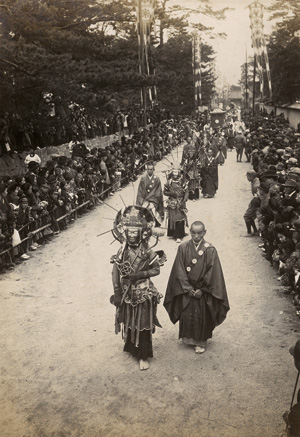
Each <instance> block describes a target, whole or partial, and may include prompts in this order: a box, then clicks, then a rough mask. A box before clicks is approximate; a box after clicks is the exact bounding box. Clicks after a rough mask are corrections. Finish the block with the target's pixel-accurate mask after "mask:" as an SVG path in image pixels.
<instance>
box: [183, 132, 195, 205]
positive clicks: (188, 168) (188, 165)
mask: <svg viewBox="0 0 300 437" xmlns="http://www.w3.org/2000/svg"><path fill="white" fill-rule="evenodd" d="M198 158H199V144H198V143H197V140H196V141H195V140H194V141H193V140H192V137H191V136H188V137H187V143H186V144H185V145H184V147H183V152H182V160H181V165H182V167H183V170H184V171H185V172H186V173H187V174H188V175H189V199H190V200H193V201H196V200H198V199H199V186H200V174H199V169H198Z"/></svg>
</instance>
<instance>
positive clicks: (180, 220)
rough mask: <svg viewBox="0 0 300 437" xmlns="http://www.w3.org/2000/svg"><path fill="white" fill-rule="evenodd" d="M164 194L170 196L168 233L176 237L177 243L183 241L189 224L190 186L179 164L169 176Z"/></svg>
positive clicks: (168, 203)
mask: <svg viewBox="0 0 300 437" xmlns="http://www.w3.org/2000/svg"><path fill="white" fill-rule="evenodd" d="M164 195H165V196H168V200H167V218H168V233H167V235H168V237H173V238H175V239H176V242H177V243H181V239H182V238H183V237H184V235H185V225H187V216H186V212H187V209H186V201H187V200H188V197H189V186H188V178H187V177H186V176H185V175H184V172H183V170H182V169H181V168H180V167H179V166H176V167H174V168H173V169H172V170H171V172H170V173H169V175H168V176H167V183H166V184H165V187H164Z"/></svg>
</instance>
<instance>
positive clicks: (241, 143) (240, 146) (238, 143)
mask: <svg viewBox="0 0 300 437" xmlns="http://www.w3.org/2000/svg"><path fill="white" fill-rule="evenodd" d="M245 146H246V138H245V136H244V135H243V133H242V132H241V131H239V132H238V133H237V135H236V137H235V138H234V147H235V150H236V162H242V157H243V152H244V148H245Z"/></svg>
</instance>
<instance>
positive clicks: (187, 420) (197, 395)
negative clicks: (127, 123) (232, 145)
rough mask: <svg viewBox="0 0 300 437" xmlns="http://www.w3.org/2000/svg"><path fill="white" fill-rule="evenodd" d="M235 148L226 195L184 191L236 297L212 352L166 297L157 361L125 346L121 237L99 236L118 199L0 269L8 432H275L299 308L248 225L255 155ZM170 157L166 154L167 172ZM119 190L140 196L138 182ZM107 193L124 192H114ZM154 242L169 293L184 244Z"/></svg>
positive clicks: (6, 436) (265, 435) (0, 430)
mask: <svg viewBox="0 0 300 437" xmlns="http://www.w3.org/2000/svg"><path fill="white" fill-rule="evenodd" d="M228 155H229V157H228V160H227V162H226V164H225V166H223V167H220V169H219V175H220V189H219V191H218V195H217V197H216V198H214V199H203V198H201V199H200V200H199V201H197V202H189V203H188V209H189V213H188V216H189V222H190V223H192V221H194V220H196V219H200V220H203V221H204V223H205V224H206V226H207V228H208V232H207V235H206V238H207V240H208V241H210V242H211V243H213V244H214V245H215V246H216V247H217V249H218V252H219V255H220V258H221V262H222V265H223V270H224V275H225V279H226V284H227V288H228V294H229V300H230V304H231V310H230V312H229V313H228V317H227V320H226V321H225V322H224V323H223V324H222V325H221V326H220V327H218V328H217V329H216V330H215V332H214V337H213V339H212V340H210V341H209V346H208V349H207V351H206V352H205V353H204V354H203V355H196V354H195V353H194V351H193V349H192V348H188V347H185V346H184V345H182V344H181V342H180V341H179V340H178V326H173V325H172V324H171V322H170V321H169V319H168V316H167V313H166V312H165V310H164V308H163V306H162V304H161V305H160V306H159V312H158V317H159V320H160V322H161V323H162V325H163V329H158V330H157V332H156V333H155V335H154V354H155V358H153V359H152V360H151V362H150V369H149V370H148V371H145V372H141V371H139V370H138V365H137V362H136V361H135V360H134V359H133V358H131V357H130V356H128V355H127V354H126V353H124V352H123V351H122V349H123V342H122V339H121V336H120V335H118V336H117V335H115V333H114V307H113V306H112V305H111V304H110V303H109V297H110V295H111V294H112V286H111V274H110V272H111V264H110V263H109V259H110V256H111V255H112V254H115V253H116V251H117V249H118V244H119V243H117V242H115V243H113V244H111V242H112V241H113V237H112V235H111V234H110V233H108V234H106V235H104V236H102V237H96V235H97V234H99V233H101V232H103V231H105V230H108V229H110V228H111V226H112V220H111V219H113V218H114V216H115V212H114V211H113V210H112V209H111V208H109V207H108V206H107V205H102V206H100V207H98V208H97V209H96V210H94V211H93V212H91V213H90V214H89V215H86V216H84V217H83V218H80V219H78V220H77V222H76V223H75V224H74V225H72V226H70V227H69V228H68V229H67V230H66V231H64V232H63V233H62V234H60V235H59V237H57V238H56V239H55V240H54V241H53V242H52V243H51V244H49V245H46V246H43V247H42V248H41V249H38V251H37V252H35V253H32V257H31V259H30V260H29V261H26V262H23V263H22V264H21V265H20V266H18V267H17V268H16V269H15V271H13V272H10V273H7V274H4V275H2V276H0V287H1V292H0V303H1V305H0V327H1V337H0V346H1V356H0V375H1V390H0V436H1V437H11V436H16V437H21V436H23V437H32V436H38V437H50V436H51V437H66V436H74V437H75V436H78V437H79V436H88V437H96V436H97V437H98V436H99V437H104V436H107V437H114V436H122V437H127V436H128V437H135V436H143V437H150V436H151V437H177V436H178V437H179V436H180V437H194V436H203V437H209V436H213V437H215V436H218V437H222V436H226V437H277V436H279V435H280V432H281V431H282V430H283V429H284V424H283V421H282V414H283V412H284V411H285V410H286V409H288V407H289V404H290V401H291V397H292V391H293V386H294V382H295V378H296V369H295V367H294V365H293V360H292V357H291V355H290V354H289V352H288V349H289V347H290V346H291V345H293V344H294V343H295V341H296V340H297V339H298V338H299V334H298V330H299V320H298V318H297V316H296V314H295V308H294V306H293V304H292V301H291V298H290V296H287V295H285V294H284V293H283V289H282V288H281V287H280V286H279V284H278V281H277V275H276V272H274V270H273V269H272V268H271V267H270V265H269V264H268V263H267V261H265V260H264V258H263V257H262V256H261V252H260V249H258V239H257V238H253V239H252V238H243V235H244V234H245V226H244V223H243V217H242V216H243V213H244V211H245V210H246V207H247V205H248V203H249V201H250V198H251V193H250V187H249V186H248V182H247V180H246V178H245V173H246V171H247V170H248V169H249V168H250V165H249V164H247V163H245V162H244V163H236V162H235V156H234V153H233V152H229V153H228ZM164 162H165V163H167V161H164ZM165 169H166V167H165V165H163V164H162V163H160V164H159V165H158V166H157V174H158V175H159V176H160V177H161V179H162V181H163V182H164V180H165V177H164V174H163V173H162V171H163V170H165ZM136 186H137V184H136V183H135V188H136ZM121 195H122V198H123V200H124V201H125V202H126V204H129V203H131V202H133V199H134V193H133V187H131V186H128V187H126V188H125V189H123V190H122V192H121ZM108 202H109V204H110V205H111V206H113V207H114V208H117V209H118V208H121V207H122V205H123V203H122V199H121V198H120V196H119V194H116V195H115V196H114V197H113V198H111V199H109V201H108ZM158 248H163V249H164V250H165V251H166V253H167V256H168V261H167V263H166V264H165V266H164V267H163V268H162V271H161V274H160V276H159V277H157V278H155V285H156V286H157V288H158V289H159V291H160V292H161V293H162V294H164V292H165V288H166V283H167V280H168V276H169V273H170V269H171V266H172V263H173V260H174V257H175V254H176V250H177V244H176V243H175V242H174V241H173V240H171V239H168V238H167V237H163V238H162V241H161V242H160V243H159V247H158Z"/></svg>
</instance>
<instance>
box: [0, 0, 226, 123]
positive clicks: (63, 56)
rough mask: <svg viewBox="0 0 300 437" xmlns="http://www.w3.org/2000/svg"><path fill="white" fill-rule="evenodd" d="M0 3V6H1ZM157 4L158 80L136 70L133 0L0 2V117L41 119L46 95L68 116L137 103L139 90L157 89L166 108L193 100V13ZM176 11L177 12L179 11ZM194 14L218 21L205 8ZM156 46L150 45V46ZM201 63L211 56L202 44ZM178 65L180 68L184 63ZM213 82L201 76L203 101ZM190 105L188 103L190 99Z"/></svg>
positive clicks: (207, 75)
mask: <svg viewBox="0 0 300 437" xmlns="http://www.w3.org/2000/svg"><path fill="white" fill-rule="evenodd" d="M0 2H1V0H0ZM167 2H168V0H158V1H157V7H156V18H158V19H159V21H160V26H161V29H168V33H169V41H167V42H165V43H164V41H163V39H162V40H161V41H159V44H158V46H157V45H156V44H154V46H153V47H152V48H151V59H152V62H153V65H154V66H155V67H156V73H157V74H156V75H155V76H154V75H152V76H147V75H146V74H140V73H139V70H138V46H137V45H138V40H137V36H136V22H135V21H136V17H135V8H134V5H135V1H134V0H105V1H104V0H103V1H99V0H72V1H71V0H69V1H66V0H26V1H24V0H5V2H3V3H0V36H1V46H0V67H1V68H0V98H1V102H3V103H2V105H1V110H2V111H3V112H4V111H8V112H17V113H20V114H21V115H22V117H24V118H30V117H33V116H34V114H37V113H39V114H42V113H43V110H45V116H46V113H47V105H45V104H44V103H45V98H44V96H45V95H47V96H51V98H52V100H53V102H54V103H56V104H59V105H60V106H61V107H63V108H64V110H65V111H67V110H68V107H69V105H70V104H71V103H72V102H76V103H77V104H79V105H82V106H83V107H84V108H85V109H86V110H87V111H89V112H91V113H99V111H103V108H105V104H106V103H107V102H108V101H109V99H110V98H111V97H112V96H118V97H119V98H120V100H122V99H123V100H124V101H127V102H128V104H129V105H131V104H132V103H138V102H139V96H140V93H139V89H140V87H141V86H152V85H157V87H158V90H159V100H161V102H162V103H163V104H164V105H165V106H166V107H167V108H171V107H174V105H175V104H178V102H179V103H181V101H183V102H184V107H185V109H187V110H190V109H191V104H190V103H191V102H192V100H191V102H190V103H189V104H188V103H187V96H192V86H193V81H192V70H191V40H190V36H189V35H188V32H189V31H188V16H189V14H190V13H191V10H189V9H188V8H184V7H180V6H175V7H173V8H171V9H170V10H168V8H167ZM180 8H181V9H180ZM197 10H198V12H199V11H200V12H201V13H202V14H203V13H204V14H210V15H213V14H216V15H217V17H221V16H222V14H223V13H224V11H219V12H217V13H215V12H214V11H213V10H212V9H210V8H209V7H208V6H207V4H206V2H205V3H204V6H203V4H202V5H201V2H199V7H198V8H197ZM153 42H154V43H155V41H153ZM203 51H204V52H203V53H204V54H203V56H204V58H203V59H204V60H203V62H209V61H210V60H211V57H212V55H213V53H212V49H211V48H210V47H209V46H206V45H203ZM183 59H184V62H182V60H183ZM213 82H214V76H213V74H212V71H211V70H210V69H209V68H207V69H206V72H205V73H204V74H203V87H204V90H205V91H204V94H205V95H206V96H207V99H208V98H209V97H208V96H209V93H210V92H211V89H212V87H213ZM189 98H190V97H189Z"/></svg>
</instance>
